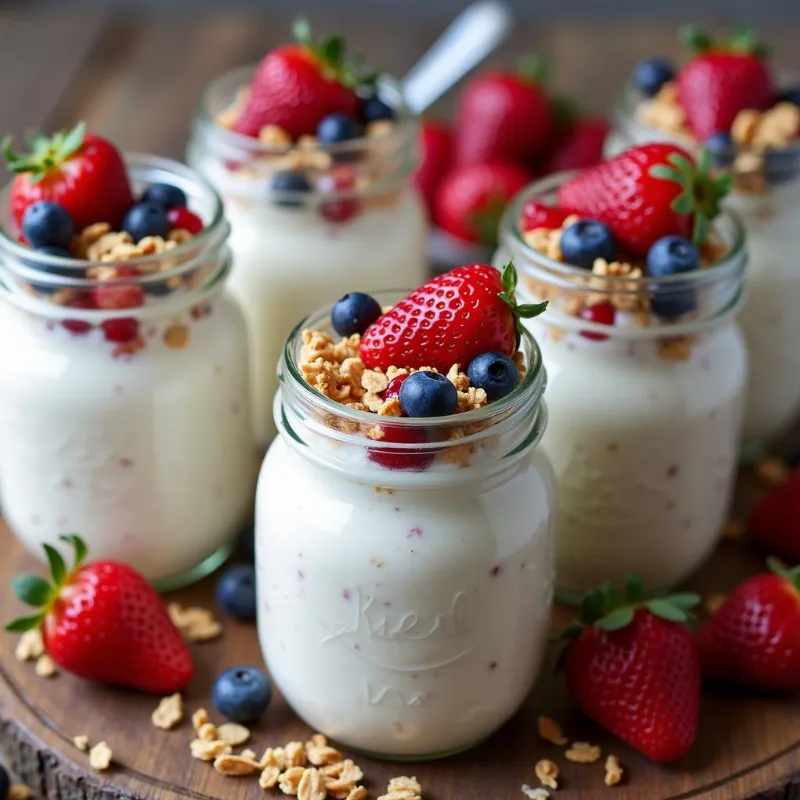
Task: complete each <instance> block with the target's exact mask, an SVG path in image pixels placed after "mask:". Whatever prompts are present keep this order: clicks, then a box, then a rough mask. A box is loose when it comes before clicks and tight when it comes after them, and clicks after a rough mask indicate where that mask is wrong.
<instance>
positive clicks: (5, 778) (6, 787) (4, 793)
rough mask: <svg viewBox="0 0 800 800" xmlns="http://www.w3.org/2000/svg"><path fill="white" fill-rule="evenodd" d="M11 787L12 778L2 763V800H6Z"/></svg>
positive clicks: (0, 784) (0, 773) (0, 793)
mask: <svg viewBox="0 0 800 800" xmlns="http://www.w3.org/2000/svg"><path fill="white" fill-rule="evenodd" d="M10 788H11V780H10V779H9V777H8V773H7V772H6V769H5V767H4V766H3V765H2V764H0V800H6V798H7V797H8V790H9V789H10Z"/></svg>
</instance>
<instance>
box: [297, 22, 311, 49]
mask: <svg viewBox="0 0 800 800" xmlns="http://www.w3.org/2000/svg"><path fill="white" fill-rule="evenodd" d="M292 33H293V34H294V38H295V39H297V41H298V42H299V43H300V44H306V45H310V44H312V43H313V39H312V37H311V24H310V23H309V21H308V20H307V19H306V18H305V17H298V18H297V19H296V20H295V21H294V23H293V24H292Z"/></svg>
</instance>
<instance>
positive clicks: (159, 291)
mask: <svg viewBox="0 0 800 800" xmlns="http://www.w3.org/2000/svg"><path fill="white" fill-rule="evenodd" d="M142 288H143V289H144V291H145V294H149V295H150V296H151V297H166V296H167V295H168V294H172V287H171V286H170V285H169V282H168V281H144V282H143V283H142Z"/></svg>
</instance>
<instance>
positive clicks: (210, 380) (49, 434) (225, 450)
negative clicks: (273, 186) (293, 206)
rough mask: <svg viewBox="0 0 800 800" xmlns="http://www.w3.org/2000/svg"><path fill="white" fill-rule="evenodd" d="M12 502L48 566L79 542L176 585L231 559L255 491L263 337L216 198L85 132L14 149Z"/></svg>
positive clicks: (7, 353)
mask: <svg viewBox="0 0 800 800" xmlns="http://www.w3.org/2000/svg"><path fill="white" fill-rule="evenodd" d="M6 157H7V159H8V163H9V167H10V168H11V169H12V170H13V171H14V172H15V173H17V176H16V178H15V179H14V181H13V182H12V184H10V185H9V186H8V187H7V188H6V189H5V190H4V192H3V195H2V198H0V296H2V307H0V342H2V345H0V348H2V350H1V351H0V442H2V447H0V473H1V475H2V477H0V489H1V490H2V496H3V497H4V504H3V506H4V508H3V511H4V516H5V519H6V521H7V522H8V524H9V526H10V528H11V529H12V531H13V532H14V534H15V535H16V536H17V538H18V539H19V540H20V541H21V542H22V543H23V544H24V545H25V546H26V547H28V549H29V550H30V551H31V552H32V553H34V554H37V555H40V554H41V552H42V548H41V545H42V544H43V543H45V542H48V543H49V542H53V541H56V540H57V538H58V536H59V535H61V534H65V533H70V532H75V533H77V534H79V535H80V536H81V537H82V538H83V539H84V540H85V541H86V543H87V544H88V546H89V547H90V548H91V550H92V553H93V554H94V555H95V556H96V557H97V558H111V559H116V560H119V561H123V562H126V563H129V564H131V565H132V566H133V567H135V568H136V569H138V570H139V571H141V572H142V573H143V574H144V575H145V577H147V578H148V579H149V580H151V581H155V582H156V583H158V584H160V585H161V586H174V585H176V584H179V583H184V582H187V581H188V580H190V579H193V578H195V577H198V576H199V575H201V574H202V573H204V572H206V571H209V570H210V569H212V568H213V567H214V566H215V565H216V564H218V563H219V562H220V560H221V559H222V558H223V557H224V556H225V554H226V552H227V550H228V549H229V547H230V543H231V541H232V540H233V539H234V538H235V536H236V534H237V533H238V531H239V530H240V528H241V526H242V525H243V524H244V523H245V522H246V521H247V518H248V514H249V506H250V503H251V501H252V492H253V489H254V484H255V474H254V469H253V456H254V452H253V446H252V436H251V429H250V419H249V393H248V378H247V339H246V333H245V327H244V321H243V318H242V315H241V313H240V312H239V310H238V308H237V307H236V305H235V304H234V303H233V302H232V301H231V300H230V299H228V298H227V297H226V296H225V295H224V293H223V286H224V283H225V278H226V276H227V274H228V272H229V270H230V266H231V260H230V253H229V251H228V249H227V246H226V240H227V235H228V225H227V223H226V222H225V220H224V218H223V214H222V204H221V201H220V199H219V197H218V195H217V194H216V192H215V191H214V190H213V189H212V188H211V186H209V185H208V184H207V183H206V182H205V181H203V180H202V179H201V178H200V177H199V176H198V175H197V174H196V173H194V172H193V171H192V170H190V169H187V168H186V167H183V166H181V165H180V164H177V163H175V162H172V161H168V160H166V159H161V158H156V157H155V156H149V155H130V156H128V157H127V158H125V159H123V157H122V155H121V154H120V153H119V152H118V151H117V150H116V148H114V146H113V145H112V144H110V143H109V142H107V141H105V140H104V139H101V138H100V137H98V136H94V135H92V134H90V133H86V132H85V131H84V129H83V126H78V127H77V128H76V129H75V130H73V131H71V132H68V133H63V134H57V135H56V136H54V137H52V138H50V139H48V138H46V137H36V138H35V139H34V140H33V153H32V154H31V155H29V156H20V155H17V154H16V153H14V152H13V151H11V150H10V149H8V148H7V150H6Z"/></svg>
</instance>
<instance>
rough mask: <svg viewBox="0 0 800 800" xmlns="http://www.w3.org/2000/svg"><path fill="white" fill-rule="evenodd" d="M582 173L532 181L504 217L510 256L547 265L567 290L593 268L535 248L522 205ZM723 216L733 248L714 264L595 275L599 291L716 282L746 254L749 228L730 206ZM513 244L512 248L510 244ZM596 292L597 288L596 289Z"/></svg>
mask: <svg viewBox="0 0 800 800" xmlns="http://www.w3.org/2000/svg"><path fill="white" fill-rule="evenodd" d="M577 173H578V170H571V171H565V172H558V173H555V174H553V175H548V176H547V177H545V178H541V179H539V180H538V181H534V182H533V183H532V184H530V185H528V186H526V187H525V188H524V189H523V190H522V191H521V192H519V193H518V194H517V195H516V196H515V197H514V198H513V199H512V201H511V203H509V205H508V206H507V208H506V210H505V212H504V213H503V217H502V220H501V244H502V245H505V246H506V247H507V248H508V250H509V255H510V256H512V257H514V256H520V257H521V258H522V259H523V263H522V264H517V265H516V266H517V268H518V269H520V270H521V271H523V272H527V271H529V265H535V266H537V267H544V268H546V270H547V272H548V276H547V278H546V280H547V282H549V283H553V284H555V285H557V286H560V287H563V288H567V289H579V290H583V291H585V290H586V286H585V285H583V286H581V285H580V283H579V280H577V281H576V280H575V279H576V278H577V279H580V278H586V277H587V276H592V275H593V273H592V271H591V270H587V269H583V268H582V267H576V266H573V265H571V264H565V263H564V262H562V261H556V260H555V259H553V258H550V257H549V256H547V255H545V254H544V253H540V252H539V251H538V250H534V249H533V248H532V247H531V246H530V245H529V244H528V243H527V242H526V241H525V239H524V238H523V234H522V230H521V229H520V225H519V220H520V219H521V212H522V207H523V206H524V205H525V203H527V202H528V201H529V200H532V199H534V198H537V197H542V196H543V195H545V194H547V193H548V192H552V191H553V190H554V189H557V188H558V187H559V186H561V184H562V183H564V182H565V181H566V180H568V179H569V178H571V177H573V176H574V175H576V174H577ZM720 217H722V218H724V219H725V220H726V221H727V222H728V223H729V224H730V225H731V226H732V228H733V233H734V236H733V241H732V242H726V244H728V246H729V249H728V250H727V251H726V252H725V255H724V256H723V257H722V258H720V259H718V260H717V261H714V262H713V263H711V264H709V265H707V266H704V267H702V268H701V269H698V270H695V271H694V272H684V273H680V274H677V275H669V276H665V277H654V276H650V275H642V277H640V278H631V277H627V276H594V277H602V280H603V283H604V287H603V288H601V289H598V290H597V291H599V292H603V291H608V292H609V293H610V292H613V293H614V294H638V293H640V292H641V291H642V290H643V289H647V290H648V291H657V290H658V289H660V288H667V289H668V288H669V287H673V288H677V287H680V288H685V287H686V286H687V285H698V284H702V283H706V282H713V281H714V280H716V279H717V277H718V276H720V273H723V272H726V271H727V270H729V269H730V268H731V267H732V265H735V264H736V263H737V262H738V261H739V260H741V259H742V258H743V257H744V256H745V243H746V229H745V226H744V223H743V222H742V220H741V218H740V217H739V215H738V214H737V213H736V212H734V211H732V210H731V209H730V208H727V207H725V208H723V209H722V211H721V212H720ZM509 240H510V241H509ZM509 244H510V245H511V246H510V247H508V245H509ZM592 291H594V288H593V289H592Z"/></svg>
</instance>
